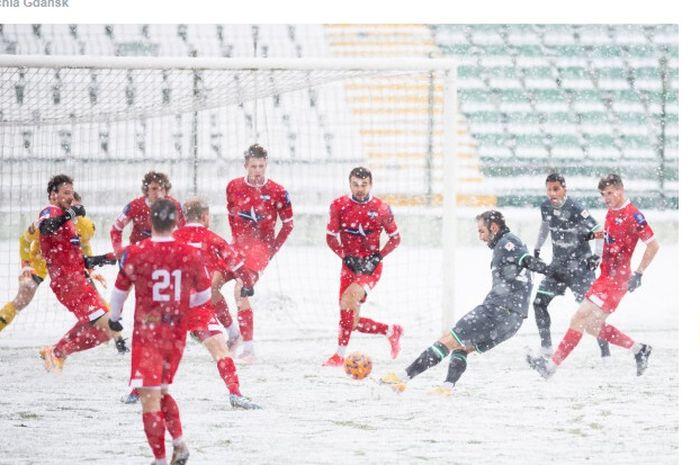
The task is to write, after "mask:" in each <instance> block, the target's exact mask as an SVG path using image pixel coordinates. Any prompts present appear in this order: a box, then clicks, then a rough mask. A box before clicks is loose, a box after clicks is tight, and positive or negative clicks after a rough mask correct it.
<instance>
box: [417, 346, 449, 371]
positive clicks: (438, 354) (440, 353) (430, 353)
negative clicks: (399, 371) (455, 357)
mask: <svg viewBox="0 0 700 465" xmlns="http://www.w3.org/2000/svg"><path fill="white" fill-rule="evenodd" d="M449 353H450V349H448V348H447V346H446V345H445V344H443V343H442V342H436V343H435V344H433V345H432V346H430V347H428V348H427V349H425V350H424V351H423V353H422V354H420V355H419V356H418V358H417V359H415V360H414V361H413V363H411V364H410V365H409V366H408V368H406V374H407V375H408V377H409V378H413V377H415V376H416V375H419V374H421V373H423V372H424V371H425V370H427V369H428V368H430V367H434V366H435V365H437V364H438V363H440V362H441V361H442V359H443V358H445V357H447V354H449Z"/></svg>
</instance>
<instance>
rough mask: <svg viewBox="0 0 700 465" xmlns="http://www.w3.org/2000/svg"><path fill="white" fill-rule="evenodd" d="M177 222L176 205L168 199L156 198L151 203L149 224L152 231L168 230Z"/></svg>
mask: <svg viewBox="0 0 700 465" xmlns="http://www.w3.org/2000/svg"><path fill="white" fill-rule="evenodd" d="M176 223H177V206H176V205H175V203H173V202H171V201H170V200H168V199H158V200H156V201H155V202H153V205H151V226H152V227H153V230H154V231H157V232H168V231H172V230H173V229H174V228H175V224H176Z"/></svg>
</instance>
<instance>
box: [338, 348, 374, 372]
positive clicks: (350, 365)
mask: <svg viewBox="0 0 700 465" xmlns="http://www.w3.org/2000/svg"><path fill="white" fill-rule="evenodd" d="M343 368H344V369H345V373H347V374H348V376H350V377H351V378H354V379H365V378H366V377H367V375H369V374H370V373H372V359H371V358H369V355H366V354H363V353H361V352H353V353H351V354H348V356H347V357H345V362H344V363H343Z"/></svg>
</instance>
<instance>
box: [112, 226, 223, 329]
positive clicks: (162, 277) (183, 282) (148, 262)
mask: <svg viewBox="0 0 700 465" xmlns="http://www.w3.org/2000/svg"><path fill="white" fill-rule="evenodd" d="M119 267H120V270H119V274H118V275H117V281H116V282H115V284H114V287H115V292H121V293H123V295H124V298H126V297H125V296H126V293H128V291H129V289H130V288H131V285H132V283H133V284H134V285H135V287H136V309H135V312H134V339H135V340H139V341H143V340H144V339H148V338H149V337H153V336H155V337H163V336H167V335H168V334H175V333H177V334H179V331H182V332H184V324H185V317H186V316H187V314H188V313H189V311H190V309H191V308H195V307H200V306H202V305H205V304H208V303H209V300H210V298H211V276H210V275H209V272H208V271H207V269H206V267H205V265H204V261H203V260H202V258H201V256H200V253H199V251H197V250H196V249H195V248H193V247H190V246H189V245H187V244H185V243H183V242H178V241H175V240H174V239H173V238H155V239H149V240H144V241H141V242H139V243H137V244H134V245H130V246H128V247H126V248H125V249H124V254H123V255H122V256H121V259H120V260H119ZM112 312H113V313H120V312H121V308H119V309H117V308H112ZM163 328H166V329H163ZM164 331H165V332H164Z"/></svg>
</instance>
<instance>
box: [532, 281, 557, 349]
mask: <svg viewBox="0 0 700 465" xmlns="http://www.w3.org/2000/svg"><path fill="white" fill-rule="evenodd" d="M551 301H552V297H551V296H548V295H544V294H540V293H538V294H537V296H536V297H535V301H534V302H533V304H532V306H533V308H534V309H535V322H536V323H537V329H538V330H539V332H540V341H541V344H542V347H552V333H551V332H550V327H551V326H552V319H551V318H550V316H549V311H547V307H548V306H549V303H550V302H551Z"/></svg>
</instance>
